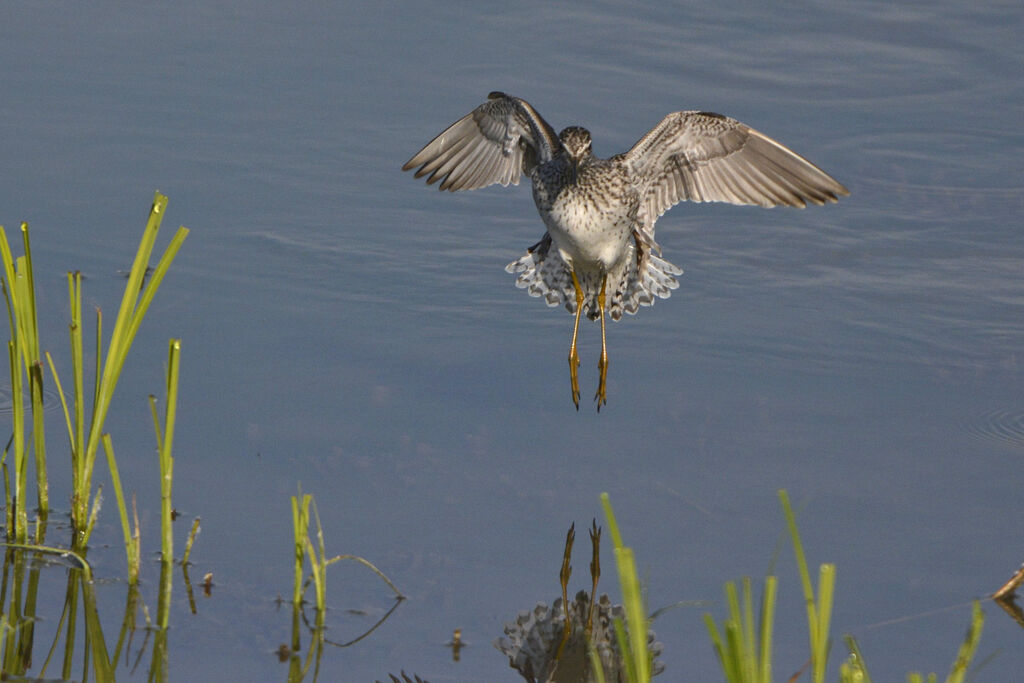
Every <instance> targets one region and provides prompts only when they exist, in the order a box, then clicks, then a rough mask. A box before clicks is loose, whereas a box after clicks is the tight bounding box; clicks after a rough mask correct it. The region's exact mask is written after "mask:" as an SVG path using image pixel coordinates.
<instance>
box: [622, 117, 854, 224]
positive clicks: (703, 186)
mask: <svg viewBox="0 0 1024 683" xmlns="http://www.w3.org/2000/svg"><path fill="white" fill-rule="evenodd" d="M619 158H620V160H621V161H622V162H623V163H625V164H626V166H627V168H628V169H629V171H630V173H631V175H632V176H633V177H634V178H637V179H638V180H640V187H641V192H642V193H643V196H644V202H643V205H642V206H641V208H640V212H639V213H640V218H641V219H642V221H643V223H642V224H643V225H644V227H645V228H647V229H648V230H651V229H652V228H653V226H654V222H655V221H656V220H658V217H659V216H661V214H663V213H665V212H666V211H668V210H669V209H670V208H671V207H673V206H675V205H676V204H678V203H679V202H681V201H684V200H689V201H693V202H729V203H730V204H755V205H759V206H779V205H785V206H797V207H801V208H803V207H805V206H807V202H813V203H814V204H819V205H820V204H825V203H826V202H834V201H837V200H838V198H839V196H845V195H848V194H850V191H849V190H847V189H846V188H845V187H843V186H842V185H841V184H840V183H839V181H837V180H836V179H835V178H833V177H832V176H830V175H829V174H827V173H825V172H824V171H822V170H821V169H820V168H818V167H817V166H815V165H814V164H812V163H811V162H809V161H807V159H804V158H803V157H802V156H800V155H799V154H797V153H796V152H794V151H793V150H791V149H789V148H788V147H785V146H783V145H781V144H780V143H778V142H776V141H775V140H772V139H771V138H770V137H768V136H767V135H764V134H763V133H760V132H758V131H756V130H754V129H753V128H750V127H749V126H746V125H744V124H742V123H740V122H739V121H737V120H735V119H731V118H729V117H727V116H722V115H721V114H713V113H710V112H700V111H677V112H675V113H672V114H669V115H668V116H666V117H665V118H664V119H662V121H661V123H659V124H658V125H657V126H655V127H654V128H652V129H651V131H650V132H649V133H647V135H645V136H643V137H642V138H640V140H639V141H638V142H637V143H636V144H635V145H633V148H632V149H630V150H629V151H628V152H626V153H625V154H622V155H620V157H619Z"/></svg>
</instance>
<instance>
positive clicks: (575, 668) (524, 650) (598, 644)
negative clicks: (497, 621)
mask: <svg viewBox="0 0 1024 683" xmlns="http://www.w3.org/2000/svg"><path fill="white" fill-rule="evenodd" d="M575 538H576V534H575V524H574V525H572V526H570V527H569V532H568V534H566V538H565V552H564V554H563V559H562V570H561V572H560V577H559V578H560V581H561V584H562V597H560V598H557V599H555V602H554V604H553V605H552V606H551V607H550V608H549V607H548V606H547V604H545V603H543V602H540V603H537V605H536V606H535V607H534V608H533V609H532V610H524V611H522V612H520V613H519V616H518V617H516V620H515V621H514V622H512V623H509V624H506V625H505V637H504V638H498V639H497V640H496V641H494V646H495V647H496V648H498V650H500V651H501V652H502V653H503V654H504V655H505V656H507V657H508V661H509V666H511V667H512V668H513V669H515V670H516V671H518V672H519V673H520V675H521V676H522V677H523V678H524V679H526V680H527V681H531V683H533V682H537V683H577V682H579V681H587V682H588V683H590V682H593V681H597V680H599V679H598V678H597V676H596V674H595V672H594V671H593V670H592V664H591V659H590V653H589V651H590V650H591V649H593V651H594V652H596V653H597V656H598V659H599V660H600V662H601V668H602V673H603V676H604V678H603V680H606V681H622V680H626V669H627V664H626V661H625V658H624V656H623V653H622V651H621V649H620V647H619V641H618V638H617V637H616V631H615V625H614V624H615V622H616V621H619V622H620V624H622V625H623V626H624V625H625V624H626V622H627V619H626V611H625V609H623V607H622V606H621V605H612V602H611V599H610V598H609V597H608V596H607V595H602V596H601V597H600V598H598V599H596V600H595V599H594V598H593V596H595V595H596V594H597V581H598V578H599V577H600V575H601V565H600V559H599V558H600V543H601V529H600V528H599V527H598V526H597V523H596V522H594V523H593V524H592V526H591V529H590V542H591V548H592V551H593V552H592V555H591V562H590V577H591V584H592V590H591V593H590V594H589V595H588V593H587V591H585V590H581V591H579V592H578V593H577V594H576V597H575V599H574V600H573V601H572V602H571V603H570V602H569V601H568V597H567V595H566V593H567V585H568V583H569V576H570V574H571V573H572V568H571V566H570V564H569V560H570V557H571V555H572V546H573V542H574V540H575ZM567 603H568V605H569V607H568V609H566V607H565V605H566V604H567ZM647 650H648V651H649V652H650V655H651V657H652V660H653V662H652V667H651V675H657V674H659V673H661V672H662V671H664V669H665V665H664V664H663V663H662V662H660V661H659V660H658V659H657V657H658V656H659V655H661V651H662V645H661V643H659V642H657V641H656V639H655V636H654V632H653V631H650V630H649V631H648V632H647Z"/></svg>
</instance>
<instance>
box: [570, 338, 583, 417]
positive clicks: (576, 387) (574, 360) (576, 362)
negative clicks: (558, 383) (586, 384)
mask: <svg viewBox="0 0 1024 683" xmlns="http://www.w3.org/2000/svg"><path fill="white" fill-rule="evenodd" d="M579 367H580V355H579V354H578V353H576V347H575V346H574V347H573V348H572V349H571V350H570V351H569V382H570V383H571V384H572V402H573V403H575V404H576V410H579V409H580V380H579V373H578V372H577V369H578V368H579Z"/></svg>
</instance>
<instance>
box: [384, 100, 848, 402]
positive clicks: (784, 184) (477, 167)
mask: <svg viewBox="0 0 1024 683" xmlns="http://www.w3.org/2000/svg"><path fill="white" fill-rule="evenodd" d="M412 169H416V174H415V175H416V177H417V178H421V177H423V176H424V175H427V174H430V175H429V177H428V178H427V183H428V184H433V183H435V182H438V181H440V182H441V185H440V189H442V190H449V191H453V192H454V191H455V190H475V189H478V188H481V187H487V186H489V185H493V184H495V183H501V184H502V185H505V186H508V185H509V184H510V183H511V184H514V185H518V184H519V176H520V175H527V176H529V178H530V181H531V183H532V184H533V200H534V202H535V203H536V205H537V211H539V212H540V216H541V218H543V219H544V224H545V226H547V232H545V233H544V236H543V237H542V238H541V240H540V241H539V242H537V243H536V244H535V245H533V246H532V247H530V248H529V249H528V250H527V253H526V255H525V256H523V257H522V258H520V259H518V260H517V261H514V262H513V263H510V264H509V265H508V266H507V267H506V268H505V270H506V271H508V272H509V273H513V274H516V275H517V278H516V286H517V287H520V288H523V289H527V290H528V291H529V293H530V295H531V296H536V297H543V298H544V300H545V301H546V302H547V304H548V305H549V306H557V305H559V304H562V305H564V306H565V308H566V309H567V310H568V311H569V312H570V313H575V314H576V320H575V323H574V325H573V330H572V342H571V343H570V345H569V378H570V384H571V386H572V401H573V403H574V404H576V409H577V410H579V407H580V388H579V382H578V380H577V368H578V367H579V364H580V358H579V355H578V353H577V351H576V338H577V333H578V332H579V327H580V314H581V313H582V312H583V310H584V308H586V312H587V318H589V319H590V320H597V319H600V321H601V356H600V358H599V360H598V369H599V371H600V377H599V380H598V385H597V393H596V394H594V400H595V401H596V402H597V409H598V411H600V410H601V406H602V405H604V404H605V403H607V398H606V395H605V394H606V389H605V384H606V379H607V375H608V349H607V344H606V341H605V327H604V325H605V315H606V314H607V315H609V316H611V318H612V319H613V320H619V319H620V318H621V317H622V314H623V312H625V313H629V314H631V315H632V314H635V313H636V312H637V310H638V309H639V307H640V306H653V305H654V302H655V301H656V300H657V299H658V298H662V299H667V298H668V297H669V296H670V295H671V294H672V290H674V289H677V288H678V287H679V283H678V282H677V281H676V279H675V276H676V275H681V274H682V272H683V271H682V269H680V268H679V267H677V266H674V265H672V264H671V263H669V262H668V261H664V260H662V259H661V258H660V256H661V247H659V246H658V243H657V242H655V240H654V224H655V223H656V222H657V220H658V218H659V217H660V216H661V215H662V214H664V213H665V212H666V211H668V210H669V209H670V208H672V207H673V206H675V205H676V204H678V203H679V202H683V201H692V202H727V203H729V204H741V205H753V206H764V207H771V206H795V207H800V208H803V207H805V206H807V204H808V202H810V203H814V204H818V205H822V204H826V203H828V202H835V201H838V199H839V197H840V196H846V195H848V194H850V192H849V190H847V189H846V188H845V187H843V185H841V184H840V183H839V182H838V181H837V180H836V179H835V178H833V177H831V176H830V175H828V174H827V173H825V172H824V171H822V170H821V169H820V168H818V167H817V166H815V165H814V164H812V163H811V162H809V161H807V160H806V159H804V158H803V157H801V156H800V155H798V154H797V153H795V152H793V151H792V150H790V149H787V148H786V147H784V146H783V145H781V144H779V143H778V142H776V141H775V140H772V139H771V138H769V137H768V136H766V135H763V134H762V133H759V132H758V131H756V130H754V129H752V128H750V127H748V126H746V125H744V124H742V123H740V122H739V121H736V120H735V119H731V118H728V117H726V116H722V115H721V114H714V113H710V112H701V111H679V112H673V113H671V114H669V115H668V116H666V117H665V118H664V119H662V121H661V122H660V123H659V124H658V125H656V126H655V127H654V128H652V129H651V130H650V131H649V132H648V133H647V134H645V135H644V136H643V137H642V138H640V140H639V141H638V142H637V143H636V144H635V145H633V147H632V148H631V149H630V150H629V151H627V152H625V153H624V154H618V155H615V156H613V157H611V158H610V159H600V158H598V157H596V156H594V154H593V151H592V150H591V136H590V131H588V130H586V129H585V128H581V127H579V126H570V127H569V128H566V129H564V130H563V131H562V132H561V133H559V134H558V135H555V131H554V129H553V128H552V127H551V126H550V125H549V124H548V122H547V121H545V120H544V119H543V118H541V116H540V114H538V113H537V112H536V110H534V108H533V107H532V106H531V105H530V104H529V103H528V102H526V101H525V100H521V99H519V98H518V97H511V96H509V95H506V94H505V93H501V92H492V93H491V94H490V95H488V97H487V102H485V103H483V104H481V105H480V106H479V107H477V108H476V109H474V110H473V111H471V112H470V113H469V114H466V115H465V116H464V117H462V118H461V119H459V120H458V121H456V122H455V123H453V124H452V125H451V126H449V127H448V128H447V129H446V130H445V131H444V132H443V133H441V134H440V135H438V136H437V137H436V138H434V139H433V140H432V141H431V142H430V143H429V144H427V146H426V147H424V148H423V149H422V150H420V152H419V153H417V154H416V155H415V156H414V157H413V158H412V159H410V160H409V161H407V162H406V163H405V165H404V166H403V167H402V170H404V171H409V170H412ZM552 247H554V249H552Z"/></svg>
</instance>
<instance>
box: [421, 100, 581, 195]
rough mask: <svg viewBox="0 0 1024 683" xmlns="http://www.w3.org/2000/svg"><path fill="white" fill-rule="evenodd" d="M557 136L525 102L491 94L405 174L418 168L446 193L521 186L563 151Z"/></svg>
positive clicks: (422, 174)
mask: <svg viewBox="0 0 1024 683" xmlns="http://www.w3.org/2000/svg"><path fill="white" fill-rule="evenodd" d="M560 144H561V143H559V141H558V136H557V135H556V134H555V131H554V130H552V128H551V126H550V125H548V123H547V121H545V120H544V119H543V118H541V116H540V114H538V113H537V112H536V110H534V108H533V107H532V106H531V105H530V103H529V102H527V101H526V100H522V99H519V98H518V97H512V96H510V95H506V94H505V93H501V92H492V93H491V94H490V95H488V96H487V101H486V102H484V103H483V104H481V105H480V106H479V107H477V108H476V109H474V110H473V111H471V112H470V113H468V114H466V115H465V116H463V117H462V118H461V119H459V120H458V121H456V122H455V123H453V124H452V125H451V126H449V127H448V129H447V130H445V131H444V132H443V133H441V134H440V135H438V136H437V137H436V138H434V139H433V140H432V141H431V142H430V143H429V144H428V145H427V146H426V147H424V148H423V149H421V150H420V151H419V153H418V154H416V156H414V157H413V158H412V159H409V161H407V162H405V165H404V166H402V170H403V171H409V170H411V169H414V168H416V167H417V166H418V167H419V168H418V169H417V170H416V177H417V178H421V177H423V176H425V175H427V174H428V173H429V174H430V175H429V177H428V178H427V183H428V184H433V183H436V182H437V181H439V180H440V181H441V187H440V188H439V189H441V190H448V191H450V192H454V191H456V190H475V189H477V188H480V187H487V186H488V185H493V184H494V183H501V184H502V185H506V186H507V185H508V184H509V183H511V184H513V185H518V184H519V176H520V175H522V174H523V173H529V172H530V171H531V170H532V169H533V167H534V166H536V165H537V164H538V163H544V162H546V161H550V160H551V158H552V156H553V155H554V154H555V152H556V151H557V150H558V149H559V147H560Z"/></svg>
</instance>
